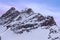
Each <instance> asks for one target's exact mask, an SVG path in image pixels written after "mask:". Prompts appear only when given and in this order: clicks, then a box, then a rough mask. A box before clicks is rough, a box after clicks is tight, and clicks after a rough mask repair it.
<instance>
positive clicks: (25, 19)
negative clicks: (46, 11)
mask: <svg viewBox="0 0 60 40" xmlns="http://www.w3.org/2000/svg"><path fill="white" fill-rule="evenodd" d="M0 21H1V22H0V29H1V30H2V32H3V33H2V34H4V32H5V33H8V29H9V31H10V32H11V31H12V32H13V33H14V34H23V33H25V32H31V31H32V32H33V33H34V31H33V30H34V29H37V30H38V31H40V32H41V33H42V34H41V35H43V34H44V33H45V34H46V35H47V36H48V37H47V36H46V37H47V39H46V40H53V39H54V40H55V39H58V40H60V37H59V36H56V37H55V36H54V34H55V35H59V33H60V32H59V30H60V29H59V28H58V27H57V24H56V22H55V20H54V17H53V16H46V17H45V16H43V15H42V14H40V13H35V12H34V11H33V10H32V9H31V8H28V9H26V10H22V11H20V12H19V11H18V10H16V9H15V8H14V7H12V8H10V9H9V10H8V11H7V12H6V13H5V14H3V15H2V16H1V17H0ZM44 30H45V31H44ZM42 31H43V32H42ZM40 32H37V31H36V33H37V34H38V33H40ZM37 34H36V35H37ZM41 40H42V39H41Z"/></svg>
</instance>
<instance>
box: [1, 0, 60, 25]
mask: <svg viewBox="0 0 60 40" xmlns="http://www.w3.org/2000/svg"><path fill="white" fill-rule="evenodd" d="M11 7H15V8H16V9H17V10H19V11H20V10H22V9H25V8H32V9H33V10H34V11H35V12H37V13H38V12H40V13H41V14H43V15H44V16H45V15H51V16H54V18H55V21H56V22H57V23H58V24H60V0H0V15H2V14H4V13H5V12H6V11H7V10H8V9H9V8H11Z"/></svg>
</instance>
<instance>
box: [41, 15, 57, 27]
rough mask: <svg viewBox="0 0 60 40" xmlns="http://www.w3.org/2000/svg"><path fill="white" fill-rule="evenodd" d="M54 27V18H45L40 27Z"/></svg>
mask: <svg viewBox="0 0 60 40" xmlns="http://www.w3.org/2000/svg"><path fill="white" fill-rule="evenodd" d="M53 25H56V22H55V21H54V18H53V17H52V16H47V20H45V21H44V22H43V23H41V26H53Z"/></svg>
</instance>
